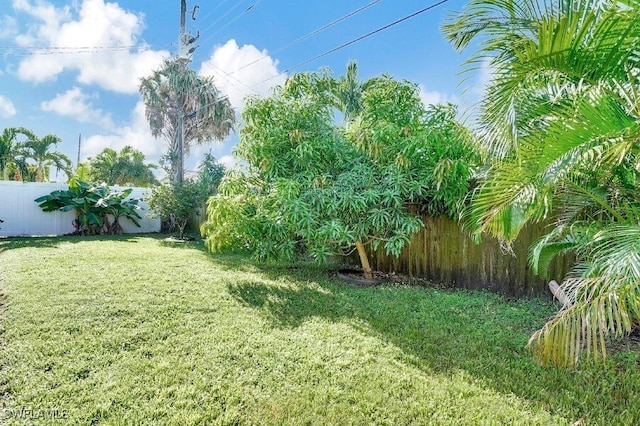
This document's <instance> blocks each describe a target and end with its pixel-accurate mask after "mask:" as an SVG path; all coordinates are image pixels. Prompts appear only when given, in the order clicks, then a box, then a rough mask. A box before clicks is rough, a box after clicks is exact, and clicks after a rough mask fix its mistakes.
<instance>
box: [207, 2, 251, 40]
mask: <svg viewBox="0 0 640 426" xmlns="http://www.w3.org/2000/svg"><path fill="white" fill-rule="evenodd" d="M245 1H246V0H240V1H239V2H238V3H236V4H235V5H234V6H232V7H231V9H228V10H227V12H226V13H223V14H222V15H221V16H220V17H219V18H218V19H216V20H215V21H213V23H212V24H211V25H209V26H208V27H207V28H205V29H204V30H203V31H202V32H203V33H206V32H207V31H209V30H210V29H211V28H213V27H214V26H215V25H216V24H217V23H218V22H220V21H222V20H223V19H224V18H226V17H227V15H229V14H230V13H231V12H233V11H234V9H236V8H237V7H238V6H240V5H241V4H242V3H244V2H245Z"/></svg>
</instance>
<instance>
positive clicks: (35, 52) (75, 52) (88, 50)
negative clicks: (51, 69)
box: [0, 47, 131, 56]
mask: <svg viewBox="0 0 640 426" xmlns="http://www.w3.org/2000/svg"><path fill="white" fill-rule="evenodd" d="M129 50H131V49H130V48H124V47H122V48H113V49H108V48H99V49H95V48H86V49H76V50H47V49H43V50H26V51H17V52H13V51H10V50H8V51H5V52H2V51H0V56H43V55H78V54H83V53H109V52H128V51H129Z"/></svg>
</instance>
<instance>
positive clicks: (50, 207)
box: [35, 179, 141, 235]
mask: <svg viewBox="0 0 640 426" xmlns="http://www.w3.org/2000/svg"><path fill="white" fill-rule="evenodd" d="M131 191H132V190H131V189H127V190H124V191H121V192H116V191H111V190H110V189H109V187H108V186H107V185H105V184H101V185H98V186H94V185H92V184H90V183H88V182H83V181H81V180H77V179H71V180H70V181H69V189H67V190H58V191H53V192H52V193H50V194H48V195H44V196H42V197H39V198H37V199H36V200H35V202H36V203H39V207H40V208H41V209H42V210H43V211H45V212H53V211H63V212H66V211H71V210H73V211H75V214H76V218H75V219H74V221H73V224H74V227H75V229H76V230H75V233H76V234H80V235H96V234H121V233H122V226H121V225H120V219H121V218H123V217H124V218H127V219H129V220H130V221H131V222H133V224H135V225H136V226H138V227H139V226H140V224H139V223H138V221H137V219H141V217H140V215H139V214H138V212H137V211H136V210H138V209H139V208H140V207H138V200H127V199H126V198H127V197H128V196H129V195H130V194H131ZM109 216H111V217H113V222H110V220H109Z"/></svg>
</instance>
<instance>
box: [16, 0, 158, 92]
mask: <svg viewBox="0 0 640 426" xmlns="http://www.w3.org/2000/svg"><path fill="white" fill-rule="evenodd" d="M13 6H14V8H15V9H16V10H17V11H20V12H24V13H26V14H28V15H30V16H31V17H32V18H34V22H32V23H31V25H30V27H29V31H28V32H27V33H26V34H21V35H19V36H18V37H16V41H17V43H18V44H20V45H21V46H31V45H39V46H47V47H65V48H75V49H78V50H88V51H89V52H87V53H66V54H63V53H61V54H48V55H42V54H33V55H31V56H29V57H27V58H26V59H24V60H22V61H21V62H20V65H19V67H18V71H17V73H18V76H19V77H20V78H21V79H23V80H27V81H32V82H36V83H41V82H44V81H49V80H53V79H55V78H56V77H57V76H58V75H59V74H61V73H62V72H63V71H65V70H73V71H76V72H77V73H78V74H77V81H78V82H80V83H83V84H95V85H98V86H100V87H102V88H104V89H107V90H111V91H115V92H120V93H136V92H137V90H138V84H139V79H140V78H141V77H144V76H146V75H149V74H150V73H151V71H153V70H154V69H156V68H158V67H159V66H160V64H161V63H162V60H163V59H164V58H167V57H168V56H169V52H167V51H154V50H150V49H148V47H147V46H145V45H144V44H143V43H142V42H141V41H140V35H141V33H142V31H143V30H144V21H143V17H142V15H137V14H134V13H131V12H128V11H126V10H124V9H122V8H121V7H120V6H119V5H118V3H110V2H106V3H105V1H104V0H84V1H83V2H82V4H81V5H80V6H79V8H78V9H77V10H75V9H74V10H72V9H71V8H70V7H68V6H67V7H64V8H61V9H60V8H56V7H55V6H53V5H52V4H50V3H48V2H46V1H43V0H35V5H33V4H32V3H31V0H14V2H13ZM74 12H75V13H74ZM122 46H136V47H135V48H132V49H131V50H114V49H113V48H114V47H122Z"/></svg>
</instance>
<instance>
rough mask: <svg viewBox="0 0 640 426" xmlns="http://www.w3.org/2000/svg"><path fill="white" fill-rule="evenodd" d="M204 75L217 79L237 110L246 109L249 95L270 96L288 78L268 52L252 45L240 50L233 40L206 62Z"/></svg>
mask: <svg viewBox="0 0 640 426" xmlns="http://www.w3.org/2000/svg"><path fill="white" fill-rule="evenodd" d="M249 64H251V65H249ZM245 66H246V67H245ZM200 74H201V75H205V76H213V77H214V78H215V82H216V87H218V88H219V89H220V90H221V91H222V92H223V93H225V94H226V95H227V96H229V100H230V101H231V105H233V107H234V108H236V110H237V111H241V110H242V109H243V107H244V98H245V96H247V95H250V94H258V95H266V94H268V93H269V90H270V89H271V88H272V87H274V86H276V85H278V84H282V83H283V82H284V81H285V80H286V78H287V76H286V75H284V74H283V75H280V71H278V61H277V60H274V59H273V58H271V57H270V56H269V54H268V53H267V51H266V50H258V48H256V47H255V46H253V45H250V44H245V45H244V46H242V47H240V46H238V43H236V41H235V40H233V39H232V40H229V41H227V43H225V44H224V45H223V46H219V47H217V48H216V49H215V50H214V51H213V53H212V54H211V57H210V58H209V59H208V60H206V61H205V62H203V63H202V66H201V67H200Z"/></svg>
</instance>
